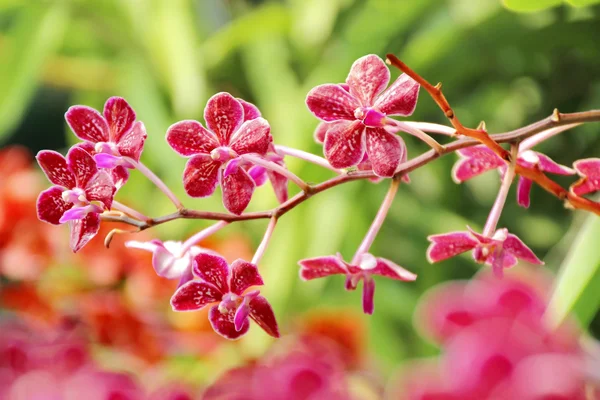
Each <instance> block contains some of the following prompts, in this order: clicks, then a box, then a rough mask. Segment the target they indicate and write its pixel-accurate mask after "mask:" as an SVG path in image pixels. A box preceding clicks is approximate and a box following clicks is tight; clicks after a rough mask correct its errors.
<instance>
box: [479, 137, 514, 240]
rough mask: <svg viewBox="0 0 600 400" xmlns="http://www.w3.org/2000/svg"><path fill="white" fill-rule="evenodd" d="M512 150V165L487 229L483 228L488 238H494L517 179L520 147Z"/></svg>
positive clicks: (491, 212)
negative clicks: (510, 190)
mask: <svg viewBox="0 0 600 400" xmlns="http://www.w3.org/2000/svg"><path fill="white" fill-rule="evenodd" d="M510 149H511V156H512V159H511V162H510V164H508V168H507V170H506V173H505V174H504V178H503V179H502V184H501V185H500V190H498V196H496V201H494V206H493V207H492V210H491V211H490V215H489V216H488V219H487V221H486V222H485V227H484V228H483V235H484V236H487V237H492V235H493V234H494V232H495V231H496V226H497V225H498V220H499V219H500V215H501V214H502V209H503V208H504V204H505V203H506V197H507V196H508V191H509V189H510V186H511V185H512V182H513V179H514V178H515V167H516V164H517V152H518V146H517V145H516V144H512V145H511V148H510Z"/></svg>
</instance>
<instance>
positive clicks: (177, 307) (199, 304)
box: [171, 281, 223, 311]
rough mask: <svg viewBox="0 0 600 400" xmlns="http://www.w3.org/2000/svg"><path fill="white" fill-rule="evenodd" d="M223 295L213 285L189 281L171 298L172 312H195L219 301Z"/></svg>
mask: <svg viewBox="0 0 600 400" xmlns="http://www.w3.org/2000/svg"><path fill="white" fill-rule="evenodd" d="M222 297H223V295H222V294H221V292H219V290H217V289H216V288H215V287H214V286H213V285H211V284H209V283H206V282H200V281H190V282H188V283H186V284H184V285H182V286H181V287H180V288H179V289H177V291H176V292H175V293H173V296H172V297H171V307H172V308H173V311H196V310H200V309H202V308H204V307H206V306H207V305H208V304H210V303H214V302H217V301H220V300H221V298H222Z"/></svg>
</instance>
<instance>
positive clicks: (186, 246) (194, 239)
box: [181, 221, 229, 254]
mask: <svg viewBox="0 0 600 400" xmlns="http://www.w3.org/2000/svg"><path fill="white" fill-rule="evenodd" d="M227 225H229V222H227V221H219V222H217V223H216V224H214V225H211V226H209V227H208V228H206V229H203V230H201V231H200V232H198V233H196V234H195V235H192V236H190V237H189V238H188V240H186V241H185V242H184V243H183V246H182V247H181V253H182V254H185V253H186V252H187V251H189V250H190V249H191V248H192V247H194V245H195V244H196V243H198V242H199V241H201V240H203V239H206V238H207V237H209V236H210V235H212V234H214V233H215V232H218V231H219V230H221V229H223V228H225V227H226V226H227Z"/></svg>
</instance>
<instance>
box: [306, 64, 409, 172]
mask: <svg viewBox="0 0 600 400" xmlns="http://www.w3.org/2000/svg"><path fill="white" fill-rule="evenodd" d="M389 81H390V71H389V70H388V68H387V66H386V65H385V63H384V62H383V60H381V58H379V57H378V56H377V55H374V54H370V55H367V56H364V57H361V58H359V59H358V60H356V61H355V62H354V64H353V65H352V68H351V69H350V73H349V74H348V77H347V78H346V84H347V88H346V87H344V86H343V85H339V84H325V85H320V86H317V87H315V88H313V89H312V90H311V91H310V92H309V93H308V96H307V97H306V105H307V106H308V108H309V110H310V111H311V112H312V113H313V114H314V115H315V116H316V117H317V118H319V119H321V120H322V121H325V122H332V125H331V126H330V127H329V128H328V129H327V132H326V134H325V137H324V153H325V157H326V158H327V160H329V162H330V163H331V165H332V166H333V167H335V168H348V167H352V166H355V165H358V164H359V163H360V162H361V161H362V160H363V157H364V154H365V152H366V153H367V154H368V156H369V159H370V160H371V163H372V165H373V172H375V174H377V175H378V176H381V177H390V176H393V175H394V172H395V171H396V168H397V167H398V165H399V164H400V162H401V159H402V157H403V154H404V153H405V152H406V146H405V145H404V141H403V140H402V139H401V138H400V137H399V136H397V135H395V134H393V133H390V132H388V131H387V130H386V129H385V125H386V124H387V122H386V120H387V117H388V116H391V115H400V116H409V115H411V114H412V113H413V111H414V109H415V107H416V105H417V98H418V94H419V84H418V83H417V82H415V81H414V80H413V79H412V78H410V77H409V76H408V75H406V74H402V75H400V77H399V78H398V79H397V80H396V81H395V82H394V83H393V84H392V85H391V86H390V87H389V88H387V90H384V89H385V88H386V87H387V85H388V83H389ZM317 132H318V131H317ZM319 135H321V134H320V133H319Z"/></svg>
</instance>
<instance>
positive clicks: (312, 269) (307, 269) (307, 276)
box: [298, 256, 348, 281]
mask: <svg viewBox="0 0 600 400" xmlns="http://www.w3.org/2000/svg"><path fill="white" fill-rule="evenodd" d="M298 264H300V278H302V279H303V280H305V281H308V280H311V279H317V278H323V277H325V276H329V275H335V274H347V273H348V270H347V269H346V267H345V265H344V264H343V263H342V261H341V260H340V259H339V257H336V256H324V257H315V258H307V259H305V260H300V261H299V262H298Z"/></svg>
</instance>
